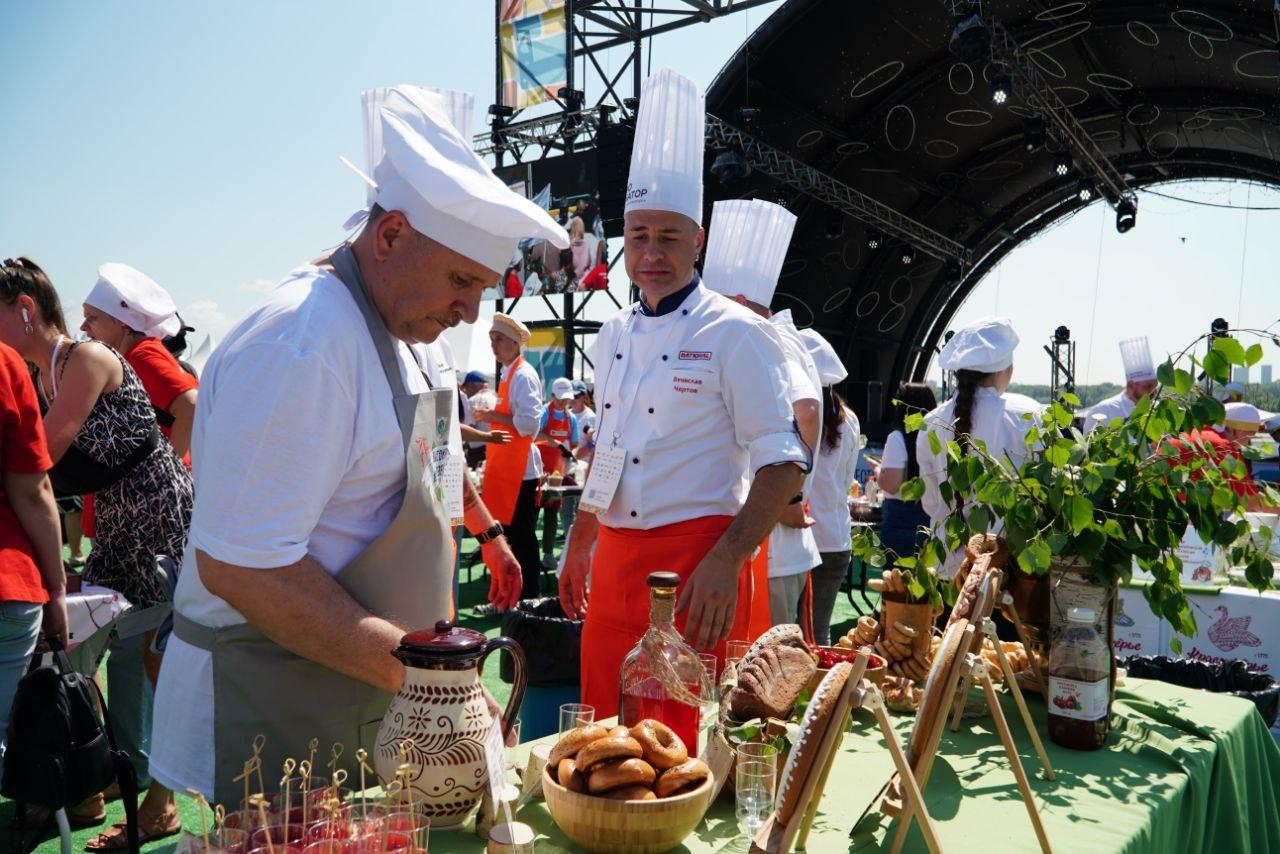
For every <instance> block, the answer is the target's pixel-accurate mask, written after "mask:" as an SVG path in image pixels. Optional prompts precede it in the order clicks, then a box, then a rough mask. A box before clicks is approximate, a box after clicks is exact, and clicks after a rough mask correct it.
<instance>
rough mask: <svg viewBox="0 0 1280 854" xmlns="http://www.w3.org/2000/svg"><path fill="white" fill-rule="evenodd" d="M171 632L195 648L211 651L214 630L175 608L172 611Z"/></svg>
mask: <svg viewBox="0 0 1280 854" xmlns="http://www.w3.org/2000/svg"><path fill="white" fill-rule="evenodd" d="M173 633H174V635H175V636H177V637H178V638H179V639H180V640H182V641H183V642H184V643H188V644H191V646H194V647H195V648H196V649H203V650H204V651H205V652H213V644H214V630H213V629H211V628H209V627H208V626H205V625H201V624H200V623H197V622H195V621H194V620H192V619H191V618H189V617H187V616H186V615H185V614H183V613H182V612H181V611H179V610H177V609H176V608H175V609H174V611H173Z"/></svg>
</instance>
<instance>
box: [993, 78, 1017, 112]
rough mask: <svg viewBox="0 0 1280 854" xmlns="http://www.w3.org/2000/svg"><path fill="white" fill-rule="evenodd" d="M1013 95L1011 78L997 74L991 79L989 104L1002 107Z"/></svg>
mask: <svg viewBox="0 0 1280 854" xmlns="http://www.w3.org/2000/svg"><path fill="white" fill-rule="evenodd" d="M1012 93H1013V78H1012V77H1010V76H1009V75H1008V74H997V75H995V76H994V77H992V78H991V102H992V103H993V104H995V105H996V106H998V107H1003V106H1004V105H1005V104H1006V103H1007V102H1008V100H1009V95H1011V94H1012Z"/></svg>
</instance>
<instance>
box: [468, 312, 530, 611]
mask: <svg viewBox="0 0 1280 854" xmlns="http://www.w3.org/2000/svg"><path fill="white" fill-rule="evenodd" d="M528 343H529V329H528V327H526V326H525V325H524V324H523V323H521V322H520V321H518V320H516V319H515V318H514V317H511V316H509V315H506V314H503V313H502V312H496V313H495V314H494V315H493V327H492V328H491V329H490V330H489V346H490V347H491V348H492V349H493V355H494V358H496V359H497V360H498V363H499V364H500V365H502V381H501V382H499V383H498V402H497V404H496V405H495V406H494V408H493V409H472V411H471V414H472V417H474V418H475V419H476V420H477V421H485V422H488V423H489V425H490V429H491V430H493V429H495V428H496V429H498V430H506V431H510V434H511V441H510V442H508V443H507V444H503V445H496V444H495V445H491V446H490V447H489V450H488V451H486V452H485V463H484V480H483V481H482V482H481V484H480V494H481V496H483V497H484V501H485V504H487V505H488V506H489V510H490V512H491V513H493V515H494V518H496V519H497V520H498V521H499V522H501V523H502V525H503V526H504V529H505V531H506V534H507V537H508V539H510V540H511V549H512V551H514V552H515V556H516V560H517V561H518V562H519V563H520V571H521V573H522V575H523V582H522V585H521V589H520V598H521V599H533V598H535V597H537V596H539V595H541V594H540V590H539V589H538V581H539V579H540V578H541V573H542V562H541V559H540V558H539V556H538V531H537V521H538V503H537V496H538V482H539V480H540V479H541V478H542V455H541V454H540V453H538V449H537V447H536V446H535V445H534V443H533V440H534V439H535V438H536V437H537V435H538V428H539V427H541V426H542V414H543V410H544V407H543V405H542V380H541V379H540V378H539V377H538V372H537V371H535V370H534V369H533V366H532V365H530V364H529V363H528V362H526V361H525V359H524V355H523V348H524V347H525V346H526V345H527V344H528Z"/></svg>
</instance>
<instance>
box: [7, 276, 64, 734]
mask: <svg viewBox="0 0 1280 854" xmlns="http://www.w3.org/2000/svg"><path fill="white" fill-rule="evenodd" d="M10 264H11V262H8V261H6V262H5V266H10ZM4 281H6V280H5V279H3V278H2V277H0V282H4ZM3 296H4V297H5V298H9V297H11V296H12V295H10V294H5V295H3ZM14 319H15V318H13V317H10V316H9V315H7V314H6V315H5V316H3V317H2V318H0V323H13V322H14ZM52 467H53V462H52V461H51V460H50V459H49V448H48V446H47V444H46V443H45V437H44V422H43V421H42V419H41V418H40V404H39V402H38V401H37V400H36V392H35V388H34V387H33V386H32V385H31V377H30V375H29V374H28V373H27V366H26V363H25V362H23V360H22V357H21V356H19V355H18V353H17V351H16V350H14V349H13V348H12V347H9V346H7V345H5V344H0V472H3V487H2V488H0V760H3V758H4V747H5V737H6V736H7V735H8V732H9V710H10V707H11V706H12V705H13V695H14V692H15V691H16V690H17V687H18V680H19V679H21V678H22V674H23V673H25V672H26V669H27V664H28V663H29V661H30V659H31V653H32V651H33V650H34V649H35V646H36V635H37V633H38V632H39V630H40V626H41V622H43V624H44V631H45V633H46V634H47V635H49V636H51V637H57V638H58V639H59V640H61V642H62V645H63V646H64V647H65V646H66V643H67V599H66V584H67V579H66V576H65V575H64V574H63V569H62V534H61V532H60V530H59V526H58V508H57V506H56V505H55V503H54V500H53V487H52V486H50V485H49V476H48V475H47V474H45V472H47V471H48V470H49V469H50V468H52ZM42 611H43V618H42V614H41V612H42Z"/></svg>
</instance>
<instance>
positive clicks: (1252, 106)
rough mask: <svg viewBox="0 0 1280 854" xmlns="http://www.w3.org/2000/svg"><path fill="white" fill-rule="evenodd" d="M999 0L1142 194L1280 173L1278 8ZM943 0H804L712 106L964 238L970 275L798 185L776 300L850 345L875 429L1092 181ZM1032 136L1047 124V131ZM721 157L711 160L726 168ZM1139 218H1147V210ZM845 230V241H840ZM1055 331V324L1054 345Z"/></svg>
mask: <svg viewBox="0 0 1280 854" xmlns="http://www.w3.org/2000/svg"><path fill="white" fill-rule="evenodd" d="M1193 5H1194V7H1195V8H1194V9H1192V8H1185V7H1184V8H1178V6H1177V4H1168V3H1125V2H1105V3H1103V2H1090V3H1085V2H1067V3H1052V2H1023V0H1007V2H988V3H986V4H984V6H985V13H986V14H987V15H991V16H995V17H996V18H997V19H998V20H999V21H1000V22H1001V23H1003V24H1004V25H1005V27H1006V28H1007V29H1008V31H1009V32H1010V33H1011V34H1012V35H1013V37H1014V39H1015V40H1016V41H1017V42H1018V43H1019V44H1020V45H1021V47H1022V48H1023V49H1024V50H1025V51H1026V52H1027V54H1028V56H1029V58H1030V59H1031V60H1032V61H1033V62H1034V63H1035V66H1036V67H1037V69H1038V72H1039V74H1040V75H1041V77H1042V79H1043V80H1044V81H1045V82H1046V83H1047V84H1048V85H1051V86H1052V87H1053V88H1054V89H1055V90H1056V92H1057V94H1058V95H1059V97H1060V98H1061V100H1062V102H1063V103H1064V104H1065V105H1066V106H1067V107H1069V108H1070V110H1071V112H1072V114H1074V116H1075V117H1076V118H1077V119H1078V120H1079V122H1080V123H1081V124H1082V125H1083V127H1084V128H1085V129H1086V130H1087V132H1088V133H1089V135H1090V136H1091V137H1092V139H1093V140H1094V141H1095V142H1096V143H1098V145H1099V146H1100V147H1101V149H1102V150H1103V151H1104V152H1105V153H1106V155H1107V156H1108V157H1109V158H1110V159H1111V161H1112V162H1113V163H1114V164H1115V166H1116V168H1117V169H1118V170H1119V172H1120V173H1121V174H1123V175H1124V176H1125V177H1126V179H1127V181H1128V183H1129V185H1130V186H1131V187H1135V188H1137V187H1142V186H1144V185H1148V184H1152V183H1157V182H1161V181H1168V180H1174V179H1186V178H1239V179H1246V180H1256V181H1265V182H1269V183H1273V184H1275V183H1280V160H1278V159H1277V152H1280V126H1278V123H1280V65H1278V64H1277V51H1276V44H1277V37H1278V36H1280V32H1278V31H1277V27H1278V23H1277V20H1278V19H1277V13H1276V12H1275V11H1273V6H1272V3H1271V0H1265V2H1264V0H1234V2H1226V0H1223V2H1198V3H1195V4H1193ZM954 25H955V19H954V17H953V14H952V11H951V6H950V4H949V3H946V2H942V0H897V2H869V0H790V2H787V3H785V4H784V5H783V6H781V7H779V8H778V9H777V10H776V11H775V12H774V13H773V14H772V15H771V16H770V17H769V18H768V20H766V21H765V23H764V24H763V25H761V26H760V28H759V29H758V30H757V31H756V32H755V33H754V35H753V36H752V37H751V39H750V41H749V42H748V43H747V44H745V45H744V46H743V47H742V48H741V49H739V51H738V52H737V53H736V54H735V55H734V56H733V58H732V59H731V60H730V61H729V63H728V64H727V65H726V66H725V67H724V69H723V70H722V71H721V72H720V74H719V76H718V77H717V79H716V80H715V82H714V83H713V84H712V86H711V88H710V91H709V92H708V96H707V110H708V112H709V113H711V114H713V115H715V116H718V117H720V118H721V119H723V120H724V121H726V122H728V123H730V124H733V125H736V126H739V127H742V125H743V119H744V116H743V115H742V114H741V113H740V112H739V110H740V108H742V107H749V108H755V109H758V110H759V114H758V117H757V118H756V119H755V120H754V123H753V125H752V127H751V133H753V134H754V135H755V136H757V137H758V138H759V139H761V140H762V141H764V142H767V143H768V144H770V145H772V146H774V147H776V148H779V149H781V150H783V151H785V152H786V153H788V154H791V155H792V156H794V157H796V158H799V159H801V160H803V161H805V162H806V163H808V164H809V165H811V166H813V167H814V168H816V169H819V170H821V171H822V172H824V173H826V174H827V175H830V176H831V177H833V178H835V179H837V180H839V181H841V182H843V183H845V184H847V185H849V186H851V187H853V188H854V189H856V190H860V191H861V192H863V193H866V194H867V195H869V196H871V197H873V198H874V199H876V200H878V201H880V202H883V203H884V204H887V205H889V206H891V207H893V208H895V209H896V210H898V211H899V212H901V213H904V214H906V215H907V216H909V217H911V218H913V219H915V220H917V221H919V222H920V223H922V224H924V225H926V226H928V227H929V228H931V229H933V230H934V231H937V232H939V233H941V234H942V235H945V236H947V237H949V238H952V239H954V240H956V241H959V242H961V243H963V244H964V245H965V246H966V247H967V248H968V249H969V250H970V251H971V253H972V261H973V263H972V266H971V267H970V268H969V269H968V271H967V272H966V273H964V274H957V270H956V269H955V268H952V267H950V265H948V264H946V263H944V262H941V261H937V260H935V259H933V258H931V257H929V256H927V255H921V254H917V257H916V259H915V260H914V262H913V263H911V264H909V265H904V263H903V260H902V244H900V243H894V242H892V241H889V242H883V241H882V245H881V246H880V248H879V249H877V250H875V251H871V250H870V249H869V248H868V245H867V237H868V233H867V232H868V229H867V228H865V227H864V226H863V225H862V224H861V223H860V222H858V221H856V220H854V219H852V218H848V217H839V216H833V215H832V212H831V209H830V208H828V207H826V206H825V205H824V204H823V203H822V202H819V201H817V200H816V199H813V198H808V197H805V196H803V195H800V194H794V195H792V196H790V197H789V198H788V197H786V195H787V194H786V193H785V192H784V194H783V195H784V199H783V200H784V201H785V202H786V203H787V204H788V205H789V206H790V208H791V209H792V211H793V212H795V213H796V214H797V215H798V216H799V218H800V221H799V224H798V225H797V229H796V236H795V239H794V241H793V243H792V246H791V251H790V254H789V256H788V261H787V264H786V266H785V267H784V270H783V276H782V280H781V282H780V284H779V288H778V296H777V297H776V298H775V302H774V306H775V308H788V307H789V308H791V309H793V311H794V314H795V315H796V321H797V323H800V324H802V325H812V326H814V327H815V328H816V329H818V330H819V331H821V332H823V333H824V334H826V335H827V336H828V337H830V338H831V340H832V341H833V343H834V344H835V345H836V347H837V348H838V349H839V350H841V351H842V353H843V354H844V355H845V356H846V358H847V361H848V364H849V367H850V370H851V374H850V381H851V385H850V387H849V391H850V396H851V400H853V401H854V402H855V403H856V404H858V409H859V411H860V412H862V413H863V414H864V416H869V418H870V421H871V423H870V424H868V425H867V426H868V427H871V428H872V429H873V430H875V427H876V426H877V422H878V421H879V417H880V416H881V415H883V414H884V408H885V405H886V403H887V402H888V401H889V400H891V398H892V390H893V389H894V388H895V387H896V384H897V383H898V382H899V381H901V380H904V379H911V378H920V377H922V376H923V374H924V372H925V370H926V369H927V367H928V364H929V360H930V357H931V356H932V354H933V352H934V348H935V347H936V346H939V345H940V343H941V340H942V336H943V334H944V332H945V331H946V329H947V326H948V323H949V321H950V320H951V318H952V317H953V316H954V314H955V312H956V311H957V309H958V308H959V306H960V304H961V303H962V302H963V300H964V298H965V296H966V295H967V294H968V293H969V291H970V290H971V289H972V288H973V287H974V286H975V285H976V284H977V282H978V280H979V279H980V278H981V276H982V275H983V273H984V272H985V271H986V270H988V269H989V268H990V267H991V265H992V264H994V263H995V262H997V261H998V260H999V259H1000V258H1001V257H1002V256H1003V255H1004V254H1006V253H1007V252H1009V251H1010V250H1011V249H1013V248H1014V247H1016V246H1017V245H1018V244H1019V243H1021V242H1022V241H1024V240H1026V239H1028V238H1030V237H1031V236H1033V235H1035V234H1036V233H1037V232H1039V231H1041V230H1043V229H1044V228H1046V227H1048V226H1050V225H1052V224H1053V223H1054V222H1055V221H1057V220H1059V219H1061V218H1062V217H1063V216H1065V215H1067V214H1070V213H1071V212H1073V211H1075V210H1076V209H1078V208H1080V207H1081V206H1082V205H1084V204H1085V202H1082V201H1081V199H1080V197H1079V195H1078V189H1079V185H1080V182H1081V173H1080V172H1079V171H1074V172H1072V173H1071V174H1069V175H1067V176H1060V175H1058V174H1057V172H1056V170H1055V166H1056V163H1055V155H1056V153H1057V152H1058V151H1060V149H1059V148H1058V147H1057V145H1056V144H1055V143H1054V142H1053V141H1050V142H1049V144H1048V145H1047V146H1041V147H1038V148H1036V149H1035V150H1034V151H1028V150H1027V146H1026V143H1025V140H1024V135H1025V134H1026V133H1027V131H1028V123H1029V122H1032V121H1033V120H1034V115H1035V114H1034V113H1033V112H1032V111H1031V110H1029V109H1028V108H1027V105H1026V102H1025V101H1024V100H1023V97H1022V95H1021V94H1019V92H1018V90H1017V89H1016V88H1015V90H1014V91H1013V92H1012V94H1011V95H1010V97H1009V100H1008V102H1007V103H1006V104H1005V105H1003V106H997V105H995V104H994V103H993V100H992V96H991V91H990V89H991V86H990V79H991V77H992V76H993V74H999V73H1000V72H999V68H997V67H995V66H993V65H992V63H991V62H990V61H988V60H987V59H982V60H978V61H974V62H969V63H966V62H960V61H958V60H957V58H956V57H955V56H954V55H953V54H952V53H951V52H950V51H949V49H948V42H949V40H950V38H951V34H952V30H953V27H954ZM1031 130H1032V132H1034V128H1032V129H1031ZM710 162H711V155H710V154H709V157H708V163H710ZM779 187H780V185H779V184H778V183H777V182H776V181H774V180H772V179H770V178H768V177H767V176H763V175H760V174H758V173H757V174H754V175H752V176H750V177H747V178H746V179H743V180H741V181H740V182H737V183H734V184H732V185H724V184H722V183H720V182H719V181H718V180H716V179H714V178H709V180H708V185H707V190H708V199H709V202H710V200H712V199H721V198H735V197H740V196H744V197H750V196H759V197H761V198H768V199H776V198H777V196H778V192H779ZM1137 227H1138V228H1141V227H1142V211H1141V204H1139V209H1138V219H1137ZM837 235H838V236H837ZM1048 334H1049V330H1045V335H1046V337H1047V336H1048Z"/></svg>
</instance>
